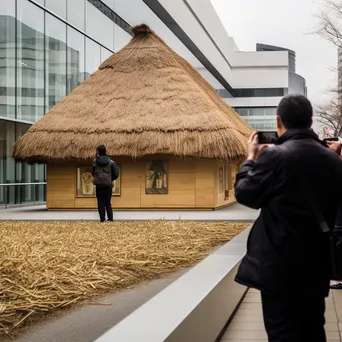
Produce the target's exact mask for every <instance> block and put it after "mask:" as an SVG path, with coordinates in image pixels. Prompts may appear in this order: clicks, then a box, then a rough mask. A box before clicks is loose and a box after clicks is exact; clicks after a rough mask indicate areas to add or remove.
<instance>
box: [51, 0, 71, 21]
mask: <svg viewBox="0 0 342 342" xmlns="http://www.w3.org/2000/svg"><path fill="white" fill-rule="evenodd" d="M69 1H75V0H69ZM45 6H46V7H47V8H48V9H49V10H51V11H52V12H53V13H55V14H57V15H58V16H60V17H61V18H63V19H66V10H67V0H45Z"/></svg>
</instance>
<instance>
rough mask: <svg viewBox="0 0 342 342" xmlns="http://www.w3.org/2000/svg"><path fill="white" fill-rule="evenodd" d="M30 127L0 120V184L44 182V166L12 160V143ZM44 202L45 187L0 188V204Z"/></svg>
mask: <svg viewBox="0 0 342 342" xmlns="http://www.w3.org/2000/svg"><path fill="white" fill-rule="evenodd" d="M29 127H30V125H26V124H21V123H14V122H9V121H3V120H0V155H1V156H2V157H1V158H0V184H6V183H15V182H17V183H18V182H22V183H24V182H25V183H30V182H44V181H45V167H44V165H28V164H22V163H16V162H15V161H14V160H13V158H12V149H13V145H14V142H15V141H16V140H17V139H18V138H19V137H20V136H22V135H23V134H24V133H25V132H26V131H27V130H28V129H29ZM34 200H36V201H41V202H42V201H44V200H45V185H22V186H8V187H4V186H0V203H1V204H3V203H8V204H19V203H25V202H26V203H27V202H33V201H34Z"/></svg>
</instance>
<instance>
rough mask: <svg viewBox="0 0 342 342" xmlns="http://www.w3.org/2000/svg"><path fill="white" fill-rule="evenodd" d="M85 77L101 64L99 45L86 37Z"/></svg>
mask: <svg viewBox="0 0 342 342" xmlns="http://www.w3.org/2000/svg"><path fill="white" fill-rule="evenodd" d="M85 60H86V63H85V78H88V77H89V76H90V75H91V74H92V73H93V72H95V71H96V70H97V69H98V67H99V65H100V64H101V49H100V45H99V44H97V43H95V42H94V41H92V40H91V39H89V38H86V58H85Z"/></svg>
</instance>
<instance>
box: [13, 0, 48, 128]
mask: <svg viewBox="0 0 342 342" xmlns="http://www.w3.org/2000/svg"><path fill="white" fill-rule="evenodd" d="M17 58H18V61H17V67H18V69H17V87H18V88H17V118H18V119H20V120H25V121H29V122H34V121H36V120H38V119H39V118H40V117H42V116H43V115H44V12H43V10H41V9H40V8H39V7H37V6H35V5H33V4H31V3H30V2H28V1H24V0H18V21H17Z"/></svg>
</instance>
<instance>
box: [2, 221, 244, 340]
mask: <svg viewBox="0 0 342 342" xmlns="http://www.w3.org/2000/svg"><path fill="white" fill-rule="evenodd" d="M246 226H247V225H246V224H241V223H240V224H238V223H226V222H222V223H218V222H216V223H208V222H203V223H200V222H182V221H178V222H164V221H151V222H129V223H113V224H109V223H108V224H100V223H93V222H91V223H86V222H77V223H76V222H70V223H62V222H50V223H49V222H44V223H43V222H38V223H37V222H3V223H1V228H0V240H1V245H0V336H1V335H3V336H4V335H5V334H12V333H13V332H15V331H16V330H17V328H19V327H21V326H23V325H24V324H25V323H27V322H28V321H30V320H31V319H32V318H35V317H37V316H38V317H39V315H42V314H46V313H48V312H51V311H53V310H56V309H60V308H65V307H69V306H71V305H73V304H75V303H78V302H81V301H84V300H85V299H90V298H91V297H93V296H95V295H99V294H104V293H109V292H114V291H117V290H121V289H125V288H127V287H130V286H133V285H136V284H139V283H141V282H143V281H148V280H151V279H156V278H159V277H162V276H164V275H166V274H169V273H170V272H174V271H176V270H179V269H182V268H185V267H188V266H191V265H193V264H194V263H196V262H198V261H199V260H201V259H202V258H203V257H204V256H206V255H207V254H208V253H209V252H210V251H211V250H212V249H213V247H215V246H218V245H220V244H222V243H224V242H226V241H229V240H230V239H231V238H233V237H234V236H235V235H237V234H238V233H240V232H241V231H242V230H243V229H245V228H246Z"/></svg>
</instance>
